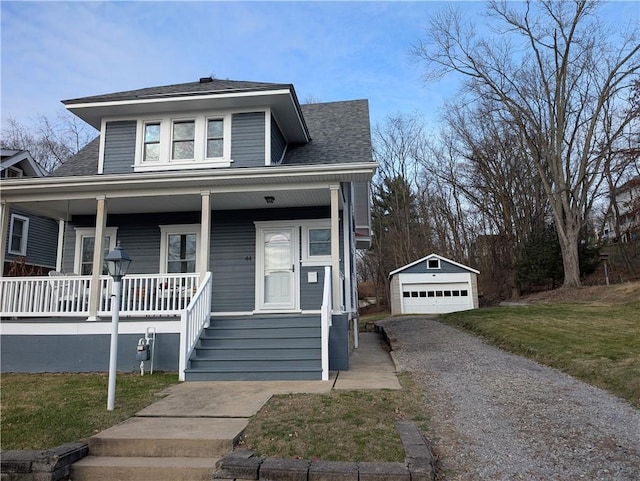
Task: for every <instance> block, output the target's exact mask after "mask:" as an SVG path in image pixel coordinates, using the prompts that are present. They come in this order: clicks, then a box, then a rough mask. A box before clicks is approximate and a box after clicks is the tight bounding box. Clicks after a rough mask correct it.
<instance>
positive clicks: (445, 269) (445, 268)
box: [398, 259, 469, 274]
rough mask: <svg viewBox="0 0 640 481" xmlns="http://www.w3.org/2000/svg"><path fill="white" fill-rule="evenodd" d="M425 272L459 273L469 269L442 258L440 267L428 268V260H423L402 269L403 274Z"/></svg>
mask: <svg viewBox="0 0 640 481" xmlns="http://www.w3.org/2000/svg"><path fill="white" fill-rule="evenodd" d="M425 272H426V273H433V274H457V273H460V272H469V271H468V270H467V269H463V268H462V267H458V266H456V265H455V264H451V263H449V262H446V261H443V260H442V259H441V260H440V269H427V261H423V262H419V263H418V264H416V265H414V266H411V267H407V268H406V269H405V270H403V271H402V273H403V274H424V273H425ZM398 274H399V273H398Z"/></svg>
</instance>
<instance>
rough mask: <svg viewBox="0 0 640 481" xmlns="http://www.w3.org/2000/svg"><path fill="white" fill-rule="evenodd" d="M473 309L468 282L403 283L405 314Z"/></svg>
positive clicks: (403, 308)
mask: <svg viewBox="0 0 640 481" xmlns="http://www.w3.org/2000/svg"><path fill="white" fill-rule="evenodd" d="M467 309H473V298H472V293H471V289H470V287H469V284H467V283H466V282H455V283H451V284H404V285H403V286H402V312H403V313H405V314H443V313H445V312H455V311H464V310H467Z"/></svg>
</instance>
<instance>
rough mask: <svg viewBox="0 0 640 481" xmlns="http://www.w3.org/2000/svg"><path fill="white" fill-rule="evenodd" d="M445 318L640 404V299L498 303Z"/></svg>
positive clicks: (502, 345)
mask: <svg viewBox="0 0 640 481" xmlns="http://www.w3.org/2000/svg"><path fill="white" fill-rule="evenodd" d="M442 320H443V321H444V322H447V323H449V324H452V325H454V326H459V327H462V328H464V329H467V330H470V331H472V332H474V333H476V334H479V335H480V336H482V337H483V338H485V339H487V340H488V341H489V342H491V343H492V344H494V345H496V346H498V347H501V348H503V349H506V350H509V351H511V352H515V353H517V354H522V355H524V356H527V357H529V358H531V359H534V360H536V361H538V362H540V363H543V364H546V365H548V366H551V367H554V368H557V369H560V370H562V371H564V372H566V373H568V374H571V375H572V376H575V377H577V378H579V379H582V380H583V381H586V382H588V383H590V384H593V385H595V386H599V387H601V388H604V389H607V390H609V391H611V392H612V393H614V394H616V395H618V396H620V397H622V398H624V399H626V400H628V401H629V402H630V403H631V404H633V405H634V406H636V407H640V302H631V303H626V304H613V305H610V304H602V303H583V304H531V305H526V306H514V307H496V308H488V309H478V310H473V311H463V312H456V313H452V314H447V315H444V316H442Z"/></svg>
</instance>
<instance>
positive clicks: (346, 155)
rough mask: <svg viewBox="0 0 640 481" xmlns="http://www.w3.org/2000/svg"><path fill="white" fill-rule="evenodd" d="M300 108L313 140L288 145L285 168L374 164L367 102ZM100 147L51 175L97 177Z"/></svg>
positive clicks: (90, 146) (86, 151) (95, 143)
mask: <svg viewBox="0 0 640 481" xmlns="http://www.w3.org/2000/svg"><path fill="white" fill-rule="evenodd" d="M145 90H146V89H145ZM301 109H302V113H303V115H304V118H305V121H306V123H307V127H308V129H309V134H310V136H311V141H310V142H308V143H305V144H298V145H289V147H288V149H287V152H286V154H285V157H284V159H283V161H282V165H313V164H341V163H349V162H372V161H373V154H372V151H371V131H370V125H369V103H368V101H367V100H350V101H341V102H329V103H316V104H307V105H301ZM99 146H100V137H98V138H96V139H95V140H93V141H92V142H90V143H89V144H88V145H87V146H86V147H84V148H83V149H82V150H81V151H80V152H79V153H78V154H76V155H75V156H73V157H72V158H70V159H69V160H67V161H66V162H65V163H64V164H63V165H62V166H60V167H59V168H58V169H57V170H56V171H55V172H54V173H53V174H52V175H54V176H58V177H66V176H76V175H93V174H97V172H98V155H99ZM274 168H277V167H274Z"/></svg>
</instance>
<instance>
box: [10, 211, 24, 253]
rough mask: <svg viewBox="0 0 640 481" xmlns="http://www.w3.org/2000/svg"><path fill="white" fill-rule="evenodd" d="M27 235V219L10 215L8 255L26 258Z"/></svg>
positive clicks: (17, 215)
mask: <svg viewBox="0 0 640 481" xmlns="http://www.w3.org/2000/svg"><path fill="white" fill-rule="evenodd" d="M28 234H29V218H28V217H25V216H23V215H19V214H11V226H10V229H9V253H10V254H14V255H18V256H26V255H27V237H28Z"/></svg>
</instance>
